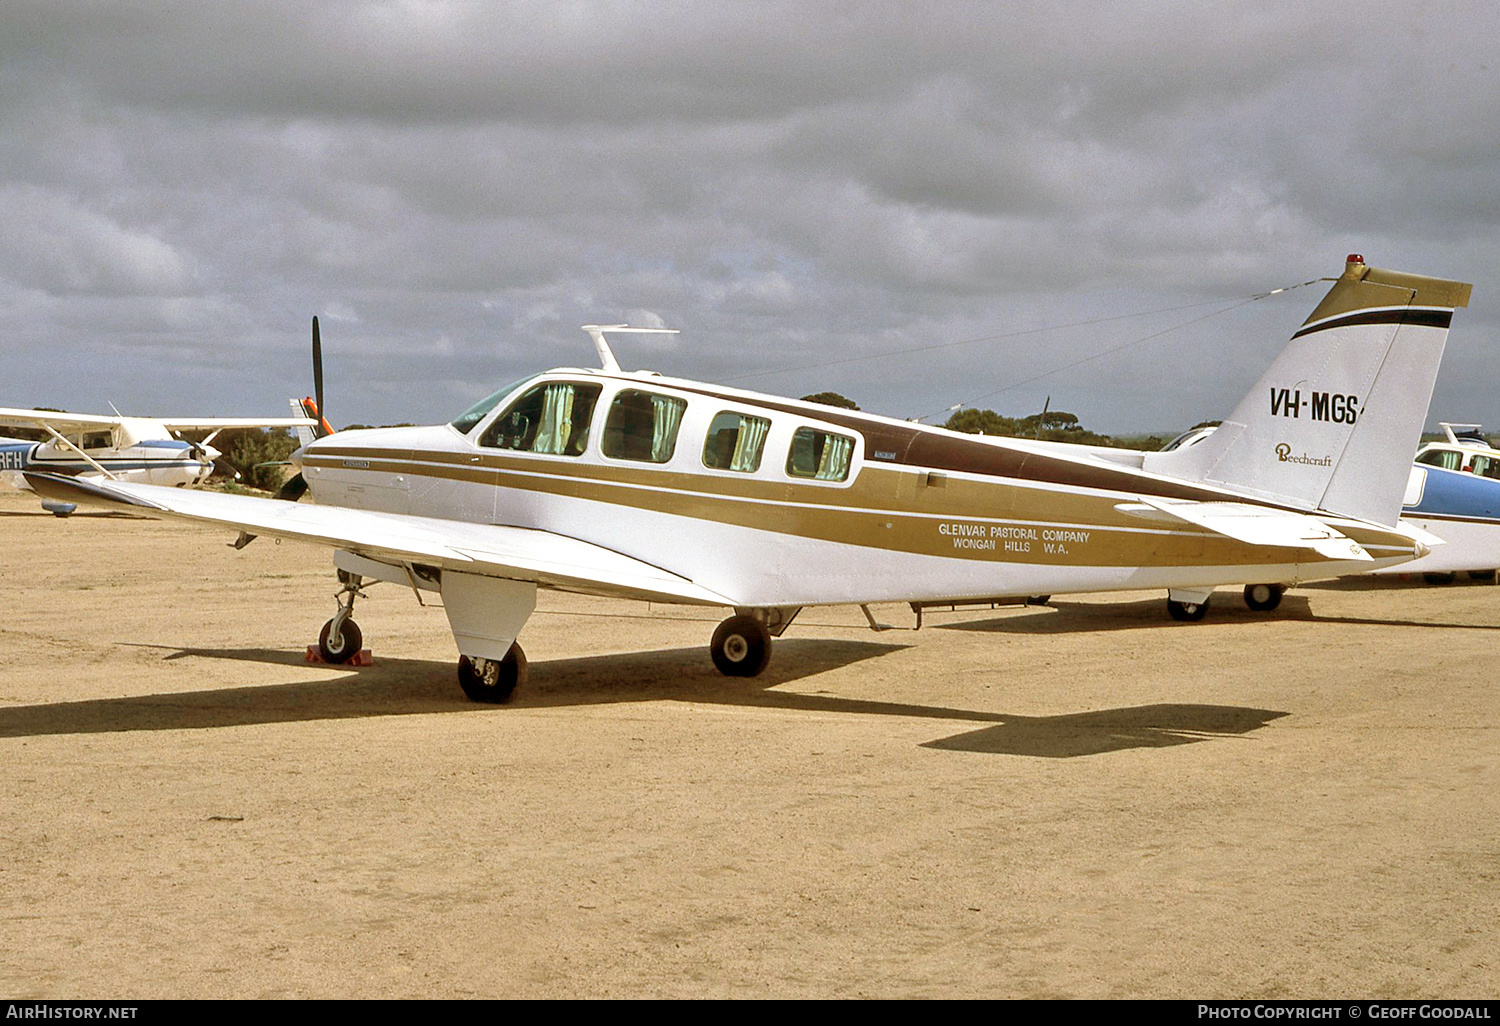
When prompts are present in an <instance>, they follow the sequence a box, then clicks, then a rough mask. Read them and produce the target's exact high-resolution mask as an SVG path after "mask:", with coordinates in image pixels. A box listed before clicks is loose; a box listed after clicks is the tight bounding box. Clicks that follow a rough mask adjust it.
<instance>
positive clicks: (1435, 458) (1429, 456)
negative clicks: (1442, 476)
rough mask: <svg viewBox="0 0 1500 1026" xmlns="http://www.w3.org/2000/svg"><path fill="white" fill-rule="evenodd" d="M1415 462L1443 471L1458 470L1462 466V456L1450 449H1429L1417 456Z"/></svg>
mask: <svg viewBox="0 0 1500 1026" xmlns="http://www.w3.org/2000/svg"><path fill="white" fill-rule="evenodd" d="M1417 462H1418V463H1425V464H1427V465H1428V466H1429V467H1442V468H1443V469H1444V470H1458V469H1459V468H1460V467H1462V466H1463V463H1464V454H1463V453H1461V452H1454V451H1453V450H1452V449H1431V450H1429V451H1427V452H1424V453H1423V454H1422V455H1421V456H1419V457H1418V458H1417Z"/></svg>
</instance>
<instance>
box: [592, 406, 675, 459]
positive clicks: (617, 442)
mask: <svg viewBox="0 0 1500 1026" xmlns="http://www.w3.org/2000/svg"><path fill="white" fill-rule="evenodd" d="M686 409H687V402H686V401H685V400H683V399H678V398H675V397H674V396H669V395H658V394H657V393H655V392H642V391H640V390H639V389H634V388H624V389H621V390H620V391H619V393H617V394H616V395H615V398H614V401H613V402H611V403H610V404H609V416H608V417H607V418H606V419H605V421H604V443H603V445H602V449H603V452H604V455H606V456H608V457H609V458H610V459H615V460H638V461H640V462H643V463H665V462H667V461H668V460H670V459H671V458H672V453H673V452H675V451H676V449H677V429H678V428H679V427H681V426H682V414H683V411H684V410H686Z"/></svg>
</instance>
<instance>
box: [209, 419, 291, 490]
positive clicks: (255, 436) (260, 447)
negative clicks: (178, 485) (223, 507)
mask: <svg viewBox="0 0 1500 1026" xmlns="http://www.w3.org/2000/svg"><path fill="white" fill-rule="evenodd" d="M204 434H205V433H204V432H197V433H196V434H195V437H197V438H198V439H199V440H200V441H201V440H202V438H203V437H204ZM211 444H212V445H213V447H214V448H215V449H218V450H219V453H220V459H219V460H218V461H217V465H216V466H215V468H214V474H213V477H214V479H215V480H221V481H231V480H233V479H234V472H235V471H238V472H239V473H240V474H241V475H242V478H241V480H240V484H242V485H245V486H246V487H248V488H259V489H261V490H262V491H267V492H274V491H275V490H276V489H278V488H280V487H281V482H282V481H283V480H285V478H286V476H287V474H288V467H287V463H286V461H287V458H288V457H290V456H291V454H292V453H293V452H295V451H296V449H297V436H296V435H294V434H292V432H291V431H290V430H288V429H287V428H225V429H224V430H223V431H220V432H219V433H218V434H217V435H215V436H214V440H213V442H212V443H211ZM231 468H232V469H231Z"/></svg>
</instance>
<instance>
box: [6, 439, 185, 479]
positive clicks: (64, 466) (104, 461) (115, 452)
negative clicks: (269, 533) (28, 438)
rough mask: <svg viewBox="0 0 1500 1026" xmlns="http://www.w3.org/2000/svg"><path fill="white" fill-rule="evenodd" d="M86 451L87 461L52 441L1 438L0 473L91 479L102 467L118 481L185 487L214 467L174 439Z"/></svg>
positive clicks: (97, 474) (97, 475) (95, 448)
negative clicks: (5, 439)
mask: <svg viewBox="0 0 1500 1026" xmlns="http://www.w3.org/2000/svg"><path fill="white" fill-rule="evenodd" d="M84 452H85V453H87V455H88V457H89V459H88V460H85V459H84V458H83V457H82V456H80V455H79V454H78V453H77V452H75V451H73V450H71V449H69V448H67V447H65V446H62V445H58V444H57V443H56V442H23V441H15V440H11V441H4V442H0V471H23V470H31V471H38V472H42V473H49V474H64V475H67V476H69V477H77V476H81V477H85V478H91V477H103V476H104V475H103V474H102V473H101V468H102V469H103V470H107V471H108V472H109V473H110V474H111V475H113V477H114V478H115V479H116V480H120V481H135V482H139V483H141V484H154V485H166V486H169V487H184V486H187V485H195V484H201V483H202V482H204V481H206V480H207V479H208V476H209V475H210V474H212V473H213V470H214V465H213V462H212V461H210V460H205V459H200V458H199V457H198V455H197V454H196V453H195V451H194V448H193V446H191V445H190V444H189V443H187V442H181V441H176V440H174V439H150V440H144V441H139V442H136V443H134V444H132V445H128V446H124V447H122V448H116V447H114V446H103V447H93V448H86V449H84ZM89 460H92V461H93V462H92V463H91V462H89Z"/></svg>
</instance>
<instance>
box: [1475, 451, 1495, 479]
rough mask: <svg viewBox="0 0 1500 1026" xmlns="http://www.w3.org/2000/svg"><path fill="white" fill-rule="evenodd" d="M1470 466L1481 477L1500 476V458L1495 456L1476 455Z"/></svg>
mask: <svg viewBox="0 0 1500 1026" xmlns="http://www.w3.org/2000/svg"><path fill="white" fill-rule="evenodd" d="M1469 467H1470V469H1472V470H1473V471H1474V473H1476V474H1478V475H1479V476H1480V477H1489V478H1500V460H1496V459H1495V458H1494V457H1493V456H1475V457H1474V459H1473V462H1471V463H1470V464H1469Z"/></svg>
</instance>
